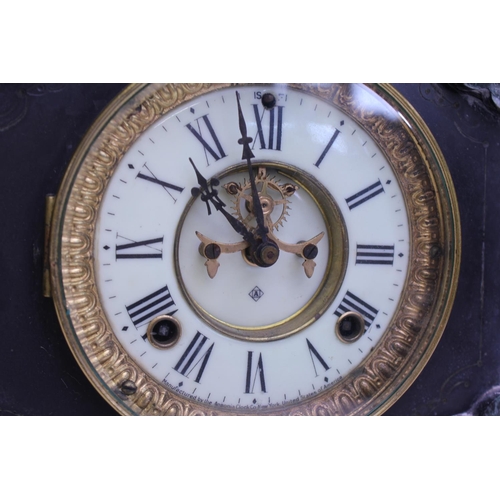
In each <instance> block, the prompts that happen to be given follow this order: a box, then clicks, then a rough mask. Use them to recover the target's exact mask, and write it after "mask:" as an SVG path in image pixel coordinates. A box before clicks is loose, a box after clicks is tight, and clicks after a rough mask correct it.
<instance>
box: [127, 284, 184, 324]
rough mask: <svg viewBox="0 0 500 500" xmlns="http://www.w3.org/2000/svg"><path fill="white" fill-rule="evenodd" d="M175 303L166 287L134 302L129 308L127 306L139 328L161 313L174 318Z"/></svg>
mask: <svg viewBox="0 0 500 500" xmlns="http://www.w3.org/2000/svg"><path fill="white" fill-rule="evenodd" d="M174 307H175V302H174V300H173V299H172V296H171V295H170V292H169V290H168V286H164V287H163V288H160V289H159V290H156V292H153V293H152V294H150V295H147V296H146V297H144V298H142V299H140V300H138V301H137V302H134V303H133V304H131V305H129V306H125V308H126V309H127V312H128V315H129V316H130V319H131V320H132V323H133V324H134V326H135V327H136V328H137V327H139V326H142V325H144V324H145V323H147V322H148V320H149V319H150V318H152V317H154V316H157V315H158V314H160V313H163V314H169V315H170V316H172V315H173V314H175V313H176V312H177V309H174Z"/></svg>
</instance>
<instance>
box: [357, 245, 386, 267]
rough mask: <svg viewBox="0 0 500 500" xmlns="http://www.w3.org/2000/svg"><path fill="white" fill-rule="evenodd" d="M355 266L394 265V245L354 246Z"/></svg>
mask: <svg viewBox="0 0 500 500" xmlns="http://www.w3.org/2000/svg"><path fill="white" fill-rule="evenodd" d="M356 264H381V265H388V266H392V265H393V264H394V245H356Z"/></svg>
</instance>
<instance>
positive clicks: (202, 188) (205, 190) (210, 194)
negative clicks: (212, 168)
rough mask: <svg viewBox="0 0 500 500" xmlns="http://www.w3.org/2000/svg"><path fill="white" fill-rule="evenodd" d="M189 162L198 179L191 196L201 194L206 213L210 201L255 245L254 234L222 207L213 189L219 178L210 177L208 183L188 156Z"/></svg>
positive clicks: (237, 230)
mask: <svg viewBox="0 0 500 500" xmlns="http://www.w3.org/2000/svg"><path fill="white" fill-rule="evenodd" d="M189 162H190V163H191V165H192V166H193V168H194V171H195V172H196V177H197V179H198V184H199V188H196V187H195V188H193V189H191V194H192V195H193V196H198V195H199V194H201V200H202V201H204V202H205V203H206V204H207V210H208V215H211V214H212V211H211V209H210V203H211V204H212V205H213V207H214V208H215V210H217V211H218V212H221V213H222V215H224V217H225V218H226V219H227V221H228V222H229V224H231V226H232V228H233V229H234V230H235V231H236V232H237V233H238V234H240V235H241V236H243V239H244V240H245V241H246V242H248V243H249V244H250V245H251V246H255V245H256V243H257V241H256V239H255V236H254V235H253V234H252V232H251V231H249V230H248V229H247V228H246V226H245V224H243V223H242V222H240V221H239V220H238V219H236V217H233V216H232V215H231V214H230V213H229V212H227V210H225V209H224V207H225V206H226V204H225V203H224V202H223V201H222V200H221V199H220V198H219V195H218V192H217V189H214V186H218V185H219V180H218V179H212V182H211V183H210V185H209V183H208V181H207V179H205V177H203V175H201V173H200V171H199V170H198V169H197V168H196V165H195V164H194V162H193V160H192V159H191V158H189Z"/></svg>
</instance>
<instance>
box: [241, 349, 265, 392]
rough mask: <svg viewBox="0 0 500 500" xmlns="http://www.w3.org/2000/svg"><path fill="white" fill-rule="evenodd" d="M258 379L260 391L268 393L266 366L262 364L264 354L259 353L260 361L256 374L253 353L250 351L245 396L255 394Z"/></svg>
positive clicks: (258, 361)
mask: <svg viewBox="0 0 500 500" xmlns="http://www.w3.org/2000/svg"><path fill="white" fill-rule="evenodd" d="M257 379H258V380H259V382H260V391H261V392H267V391H266V379H265V377H264V364H263V363H262V353H259V359H258V360H257V364H256V367H255V374H254V370H253V351H248V358H247V377H246V383H245V394H253V391H254V389H255V383H256V382H257Z"/></svg>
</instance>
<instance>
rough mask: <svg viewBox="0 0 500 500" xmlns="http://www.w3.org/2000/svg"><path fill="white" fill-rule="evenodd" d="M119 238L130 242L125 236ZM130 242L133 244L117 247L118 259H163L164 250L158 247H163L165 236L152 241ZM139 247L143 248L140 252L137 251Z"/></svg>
mask: <svg viewBox="0 0 500 500" xmlns="http://www.w3.org/2000/svg"><path fill="white" fill-rule="evenodd" d="M118 237H119V238H123V239H126V240H128V238H124V237H123V236H119V235H118ZM128 241H131V242H132V243H125V244H123V245H116V250H115V256H116V259H161V258H162V257H163V250H162V249H161V248H157V246H161V245H163V236H162V237H161V238H153V239H151V240H143V241H133V240H128ZM158 244H159V245H158ZM153 245H156V246H153ZM139 247H143V248H141V249H140V251H137V249H138V248H139Z"/></svg>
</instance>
